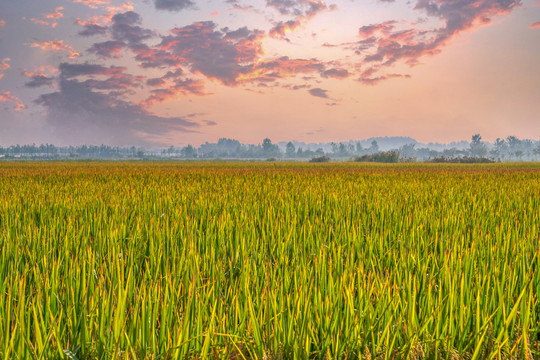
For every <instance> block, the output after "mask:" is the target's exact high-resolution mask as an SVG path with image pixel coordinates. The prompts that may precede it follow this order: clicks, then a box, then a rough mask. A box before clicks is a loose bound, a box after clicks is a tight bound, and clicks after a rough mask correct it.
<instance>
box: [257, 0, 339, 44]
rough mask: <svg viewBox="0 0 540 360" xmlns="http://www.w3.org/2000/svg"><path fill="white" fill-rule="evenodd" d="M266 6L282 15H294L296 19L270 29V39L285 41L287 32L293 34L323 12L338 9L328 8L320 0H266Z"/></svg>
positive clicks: (280, 23) (332, 6) (281, 22)
mask: <svg viewBox="0 0 540 360" xmlns="http://www.w3.org/2000/svg"><path fill="white" fill-rule="evenodd" d="M266 4H267V5H268V6H270V7H273V8H275V9H276V10H278V11H279V13H280V14H282V15H294V19H292V20H289V21H279V22H278V23H276V24H275V25H274V27H273V28H272V29H270V31H269V35H270V37H273V38H277V39H285V35H286V33H287V32H293V31H294V30H296V29H298V28H299V27H301V26H303V25H305V24H306V23H307V22H309V21H310V20H311V19H312V18H314V17H315V16H316V15H317V14H319V13H321V12H323V11H328V10H330V11H332V10H334V9H335V8H336V7H335V5H331V6H328V5H326V3H325V2H324V1H320V0H266Z"/></svg>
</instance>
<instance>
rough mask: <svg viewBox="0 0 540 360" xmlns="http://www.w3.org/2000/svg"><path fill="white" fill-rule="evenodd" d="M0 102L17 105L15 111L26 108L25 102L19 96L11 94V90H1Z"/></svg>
mask: <svg viewBox="0 0 540 360" xmlns="http://www.w3.org/2000/svg"><path fill="white" fill-rule="evenodd" d="M0 102H2V103H12V104H13V105H14V106H15V111H21V110H24V109H25V108H26V106H25V105H24V103H23V102H22V101H21V99H19V98H18V97H16V96H14V95H11V92H10V91H4V92H0Z"/></svg>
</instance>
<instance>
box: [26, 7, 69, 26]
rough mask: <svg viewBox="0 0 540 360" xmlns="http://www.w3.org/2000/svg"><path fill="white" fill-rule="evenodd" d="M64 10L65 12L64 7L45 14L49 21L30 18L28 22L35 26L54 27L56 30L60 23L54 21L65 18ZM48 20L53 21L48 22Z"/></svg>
mask: <svg viewBox="0 0 540 360" xmlns="http://www.w3.org/2000/svg"><path fill="white" fill-rule="evenodd" d="M62 10H64V8H63V7H62V6H59V7H57V8H56V9H55V10H54V11H53V12H50V13H48V14H45V16H44V17H45V19H47V20H44V19H36V18H30V19H28V20H29V21H31V22H33V23H34V24H38V25H44V26H50V27H52V28H53V29H54V28H55V27H56V25H58V23H57V22H56V21H54V20H58V19H60V18H62V17H63V16H64V14H63V13H62ZM23 19H24V18H23ZM48 20H51V21H48Z"/></svg>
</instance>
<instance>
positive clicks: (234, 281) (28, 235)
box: [0, 162, 540, 359]
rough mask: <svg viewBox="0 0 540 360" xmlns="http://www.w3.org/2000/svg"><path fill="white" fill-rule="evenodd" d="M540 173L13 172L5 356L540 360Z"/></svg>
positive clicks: (8, 185) (148, 166)
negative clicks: (538, 359)
mask: <svg viewBox="0 0 540 360" xmlns="http://www.w3.org/2000/svg"><path fill="white" fill-rule="evenodd" d="M539 209H540V165H538V164H528V165H524V164H506V165H501V164H489V165H476V166H469V165H441V164H428V165H427V164H419V165H416V164H413V165H410V164H409V165H401V164H400V165H391V166H387V165H372V164H353V163H336V164H331V163H330V164H305V163H303V164H293V163H210V162H208V163H172V162H170V163H167V162H166V163H145V162H132V163H127V162H125V163H99V162H94V163H92V162H89V163H85V162H75V163H69V162H65V163H64V162H58V163H33V162H28V163H9V162H7V163H1V164H0V236H1V238H0V358H3V359H6V358H7V359H54V358H59V359H60V358H64V359H65V358H67V357H68V356H70V357H71V358H77V359H158V358H159V359H175V358H182V359H185V358H188V359H191V358H193V359H198V358H222V359H255V358H259V359H293V358H294V359H303V358H314V359H344V358H363V359H401V358H410V359H422V358H426V359H487V358H494V359H511V358H516V359H533V358H539V357H540V304H539V300H540V269H539V263H540V259H539V257H540V210H539Z"/></svg>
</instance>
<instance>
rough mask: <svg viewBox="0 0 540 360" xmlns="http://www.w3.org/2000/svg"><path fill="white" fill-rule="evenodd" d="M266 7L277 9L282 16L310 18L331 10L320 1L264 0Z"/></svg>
mask: <svg viewBox="0 0 540 360" xmlns="http://www.w3.org/2000/svg"><path fill="white" fill-rule="evenodd" d="M266 5H267V6H270V7H273V8H275V9H277V10H278V11H279V12H280V14H282V15H294V16H304V17H312V16H315V15H316V14H317V13H319V12H321V11H324V10H327V9H329V8H331V9H333V8H334V6H331V7H328V5H326V3H325V2H324V1H320V0H266Z"/></svg>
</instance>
